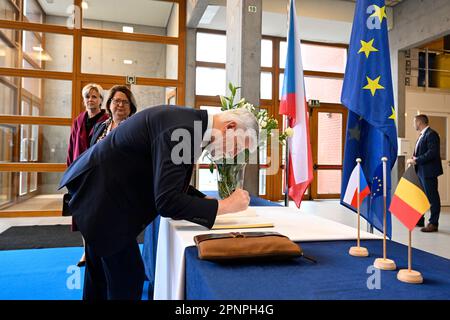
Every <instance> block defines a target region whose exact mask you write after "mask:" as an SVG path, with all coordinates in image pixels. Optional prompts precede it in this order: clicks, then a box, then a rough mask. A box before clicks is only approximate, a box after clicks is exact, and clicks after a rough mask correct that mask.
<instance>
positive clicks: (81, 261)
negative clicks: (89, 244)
mask: <svg viewBox="0 0 450 320" xmlns="http://www.w3.org/2000/svg"><path fill="white" fill-rule="evenodd" d="M85 265H86V261H84V260H80V261H78V263H77V267H79V268H81V267H84V266H85Z"/></svg>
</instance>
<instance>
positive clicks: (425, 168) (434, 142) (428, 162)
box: [415, 128, 443, 178]
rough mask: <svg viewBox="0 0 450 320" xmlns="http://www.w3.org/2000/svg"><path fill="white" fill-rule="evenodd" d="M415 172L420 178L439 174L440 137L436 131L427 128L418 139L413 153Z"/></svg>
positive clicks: (440, 165)
mask: <svg viewBox="0 0 450 320" xmlns="http://www.w3.org/2000/svg"><path fill="white" fill-rule="evenodd" d="M415 157H416V158H417V159H416V172H417V175H418V176H419V177H421V178H434V177H438V176H440V175H441V174H442V173H443V171H442V162H441V155H440V139H439V135H438V134H437V132H436V131H434V130H433V129H431V128H428V129H427V130H426V131H425V133H424V135H423V137H422V139H420V141H419V144H418V146H417V151H416V154H415Z"/></svg>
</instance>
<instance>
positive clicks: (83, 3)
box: [81, 1, 89, 10]
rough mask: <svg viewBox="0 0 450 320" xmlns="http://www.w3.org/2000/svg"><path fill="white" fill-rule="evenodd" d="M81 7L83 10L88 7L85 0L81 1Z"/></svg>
mask: <svg viewBox="0 0 450 320" xmlns="http://www.w3.org/2000/svg"><path fill="white" fill-rule="evenodd" d="M81 8H82V9H83V10H87V9H89V5H88V3H87V1H82V2H81Z"/></svg>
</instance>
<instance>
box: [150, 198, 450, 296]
mask: <svg viewBox="0 0 450 320" xmlns="http://www.w3.org/2000/svg"><path fill="white" fill-rule="evenodd" d="M209 195H213V196H214V194H209ZM251 205H253V206H266V205H270V206H279V204H276V203H273V202H270V201H267V200H264V199H261V198H257V197H252V200H251ZM157 230H158V229H157V225H156V224H154V225H151V226H149V227H148V229H147V230H146V235H145V245H144V252H143V256H144V263H145V266H146V273H147V276H148V277H149V279H154V270H155V267H154V266H155V259H156V258H155V257H156V255H155V254H156V240H157ZM354 244H355V241H354V240H352V241H347V240H340V241H314V242H302V243H299V245H301V247H302V248H303V251H304V252H305V255H308V256H312V257H314V258H315V259H316V260H317V263H315V264H314V263H312V262H310V261H308V260H306V259H304V258H296V259H293V260H290V261H273V262H261V261H259V262H254V263H251V262H246V263H241V262H240V263H237V262H234V263H216V262H210V261H204V260H200V259H198V252H197V248H196V247H188V248H187V249H186V251H185V268H186V269H185V298H186V299H213V300H215V299H217V300H235V299H261V300H264V299H273V300H278V299H280V300H281V299H299V300H303V299H314V300H316V299H364V300H372V299H373V300H386V299H387V300H389V299H402V300H403V299H405V300H415V299H426V300H434V299H436V300H449V299H450V260H448V259H445V258H442V257H439V256H436V255H433V254H430V253H427V252H424V251H421V250H417V249H413V268H414V269H415V270H418V271H420V272H421V273H422V275H423V277H424V283H423V284H420V285H413V284H407V283H403V282H400V281H399V280H397V272H398V270H396V271H381V270H378V269H375V268H373V266H372V265H373V262H374V259H375V258H377V257H382V255H383V252H382V250H383V247H382V241H381V240H363V241H361V245H362V246H365V247H367V249H368V250H369V252H370V256H369V257H366V258H358V257H352V256H350V255H349V254H348V249H349V248H350V247H351V246H353V245H354ZM152 250H153V251H152ZM387 250H388V256H389V258H391V259H393V260H394V261H395V262H396V264H397V267H398V269H402V268H407V261H408V260H407V259H408V257H407V253H408V252H407V247H406V246H404V245H402V244H399V243H397V242H394V241H388V242H387Z"/></svg>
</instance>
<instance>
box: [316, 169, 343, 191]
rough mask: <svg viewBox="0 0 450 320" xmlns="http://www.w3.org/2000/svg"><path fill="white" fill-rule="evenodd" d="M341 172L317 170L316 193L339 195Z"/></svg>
mask: <svg viewBox="0 0 450 320" xmlns="http://www.w3.org/2000/svg"><path fill="white" fill-rule="evenodd" d="M341 179H342V171H341V170H318V171H317V193H318V194H339V193H340V192H341Z"/></svg>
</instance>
